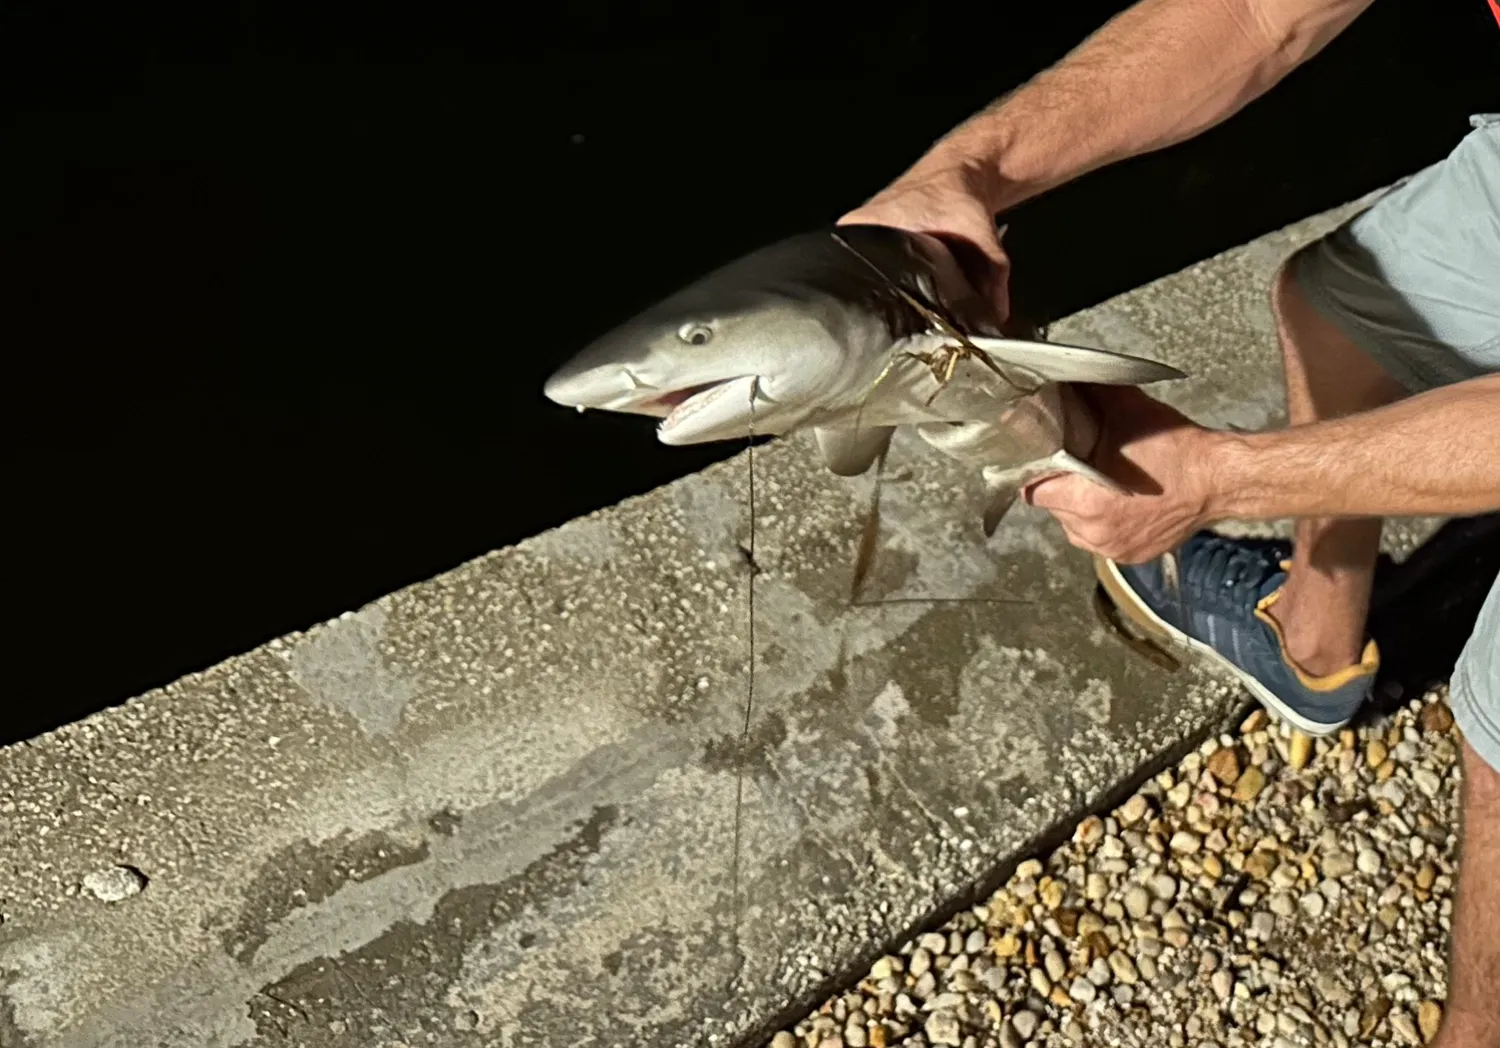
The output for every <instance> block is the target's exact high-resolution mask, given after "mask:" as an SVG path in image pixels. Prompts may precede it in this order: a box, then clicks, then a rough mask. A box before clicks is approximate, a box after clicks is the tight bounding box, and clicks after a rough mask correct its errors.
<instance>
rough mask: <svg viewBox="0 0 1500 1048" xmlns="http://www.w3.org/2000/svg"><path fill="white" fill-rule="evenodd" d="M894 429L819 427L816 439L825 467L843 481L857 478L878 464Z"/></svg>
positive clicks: (879, 427) (815, 435) (814, 433)
mask: <svg viewBox="0 0 1500 1048" xmlns="http://www.w3.org/2000/svg"><path fill="white" fill-rule="evenodd" d="M895 432H896V428H895V427H894V426H866V427H865V428H863V429H834V428H832V427H829V426H818V427H817V428H815V429H814V430H813V436H814V437H815V438H816V439H817V441H818V451H819V452H820V453H821V454H822V456H823V464H824V465H826V466H827V467H828V468H829V469H830V470H832V471H833V472H834V473H836V474H837V475H838V476H840V477H857V476H859V475H860V474H862V473H864V472H865V471H866V470H868V469H869V468H870V467H871V466H872V465H874V464H875V460H876V459H878V458H879V457H880V456H881V455H882V454H883V453H884V452H885V449H886V447H887V446H889V444H890V442H891V434H893V433H895Z"/></svg>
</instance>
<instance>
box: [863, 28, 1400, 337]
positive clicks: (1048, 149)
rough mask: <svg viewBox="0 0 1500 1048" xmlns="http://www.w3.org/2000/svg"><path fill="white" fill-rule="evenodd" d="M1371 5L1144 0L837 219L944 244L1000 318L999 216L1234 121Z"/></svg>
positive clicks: (1005, 305)
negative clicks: (925, 235) (1100, 171)
mask: <svg viewBox="0 0 1500 1048" xmlns="http://www.w3.org/2000/svg"><path fill="white" fill-rule="evenodd" d="M1371 2H1372V0H1141V2H1140V3H1137V4H1135V5H1134V6H1133V7H1131V8H1129V9H1128V10H1126V11H1124V12H1122V13H1120V14H1119V15H1116V16H1115V17H1114V18H1113V19H1111V20H1110V21H1109V22H1107V23H1105V24H1104V26H1102V27H1101V28H1100V29H1099V30H1098V31H1097V32H1095V33H1094V34H1093V35H1092V36H1090V37H1089V38H1088V39H1087V40H1085V41H1084V42H1083V43H1082V44H1080V45H1079V46H1078V47H1077V48H1075V49H1074V50H1073V51H1071V52H1069V53H1068V54H1067V55H1066V56H1064V57H1063V58H1062V59H1061V60H1060V61H1059V62H1058V63H1057V64H1056V65H1054V66H1052V67H1051V68H1050V69H1047V70H1046V71H1044V72H1042V73H1040V74H1038V75H1037V76H1036V77H1034V78H1033V79H1032V80H1030V81H1029V82H1028V83H1026V84H1024V85H1022V86H1021V87H1020V88H1018V89H1016V90H1015V91H1013V92H1011V93H1010V94H1009V95H1007V96H1005V97H1004V98H1002V99H1000V101H998V102H996V103H995V104H994V105H992V106H990V107H989V108H988V109H986V110H984V111H983V112H981V113H979V114H977V115H975V116H973V117H971V118H970V119H968V120H966V121H965V122H964V123H962V124H960V125H959V126H958V127H957V128H955V129H954V130H952V131H950V132H949V133H948V134H947V135H945V136H943V138H942V139H941V140H939V141H938V142H937V144H936V145H934V146H933V147H932V148H931V149H929V150H928V151H927V153H926V154H925V155H923V156H922V157H921V158H920V159H919V160H918V161H917V162H916V163H915V164H914V165H912V167H911V168H910V169H909V170H908V171H907V172H906V173H905V174H903V175H902V176H901V177H899V178H897V179H896V180H895V181H894V182H892V183H891V184H890V185H889V186H887V187H886V188H885V189H883V190H881V192H879V193H877V194H876V195H875V196H874V197H872V198H871V199H870V200H869V201H867V202H866V203H865V204H864V205H863V206H861V207H858V208H855V209H854V210H853V211H850V212H849V213H848V214H846V215H844V216H843V217H842V218H840V219H839V222H840V223H853V222H865V223H872V224H875V225H885V226H894V227H896V228H898V229H906V230H910V231H912V232H916V233H929V234H932V235H934V236H937V237H939V238H941V239H943V240H944V241H946V242H947V243H948V244H949V245H950V246H951V247H953V248H955V249H957V253H958V255H959V260H960V262H961V263H963V264H964V268H965V269H966V270H968V272H969V276H970V278H971V279H972V280H973V282H974V283H975V285H976V286H977V287H978V289H979V291H980V292H982V293H983V294H984V295H985V296H986V297H987V298H988V299H989V300H990V301H991V302H992V303H993V305H994V308H995V311H996V319H997V320H1001V321H1003V320H1004V319H1005V318H1006V317H1007V316H1008V315H1009V312H1010V304H1009V294H1008V290H1007V283H1008V279H1009V262H1008V260H1007V259H1006V257H1005V251H1004V249H1003V248H1002V247H1001V245H1000V237H999V234H998V233H997V231H996V229H995V215H996V214H997V213H998V212H1001V211H1005V210H1007V209H1009V208H1011V207H1014V206H1015V205H1017V204H1019V203H1021V202H1022V201H1024V200H1026V199H1028V198H1030V197H1033V196H1036V195H1037V194H1039V193H1042V192H1044V191H1046V190H1048V189H1051V188H1052V187H1054V186H1057V185H1061V184H1062V183H1064V182H1068V181H1071V180H1072V179H1074V178H1077V177H1079V176H1080V175H1084V174H1087V173H1088V172H1090V171H1093V170H1095V169H1096V168H1100V167H1103V166H1105V165H1106V164H1110V163H1113V162H1115V161H1117V160H1124V159H1126V158H1128V157H1132V156H1136V155H1138V154H1140V153H1147V152H1150V151H1152V150H1155V149H1161V148H1164V147H1166V146H1169V145H1172V144H1174V143H1177V142H1181V141H1183V140H1184V139H1187V138H1191V137H1192V136H1193V135H1196V134H1198V133H1199V132H1200V131H1204V130H1206V129H1208V128H1210V127H1212V126H1214V125H1215V124H1218V123H1221V122H1223V121H1224V120H1227V119H1228V118H1229V117H1230V116H1232V115H1233V114H1234V113H1236V112H1238V111H1239V110H1240V109H1242V108H1243V107H1244V106H1245V105H1247V104H1248V103H1250V102H1251V101H1253V100H1254V99H1255V98H1257V97H1259V96H1260V95H1262V94H1264V93H1265V92H1266V91H1268V90H1269V89H1270V88H1271V87H1272V86H1273V85H1274V84H1276V83H1277V82H1278V81H1279V80H1281V79H1282V78H1283V77H1284V76H1286V75H1287V73H1289V72H1291V71H1292V70H1293V69H1295V68H1296V67H1297V66H1298V65H1300V64H1301V63H1303V62H1305V61H1307V60H1308V59H1309V58H1311V57H1312V56H1313V55H1315V54H1317V53H1318V51H1320V50H1321V49H1322V48H1323V46H1324V45H1325V44H1327V43H1328V41H1330V40H1332V39H1333V38H1334V37H1335V36H1337V35H1338V34H1339V33H1340V32H1341V31H1342V30H1343V29H1344V28H1345V27H1346V26H1347V25H1348V24H1349V23H1350V22H1352V21H1354V19H1355V18H1356V17H1357V16H1358V15H1359V14H1360V12H1361V11H1363V10H1364V9H1365V8H1366V7H1368V6H1369V5H1370V3H1371ZM976 253H977V257H976Z"/></svg>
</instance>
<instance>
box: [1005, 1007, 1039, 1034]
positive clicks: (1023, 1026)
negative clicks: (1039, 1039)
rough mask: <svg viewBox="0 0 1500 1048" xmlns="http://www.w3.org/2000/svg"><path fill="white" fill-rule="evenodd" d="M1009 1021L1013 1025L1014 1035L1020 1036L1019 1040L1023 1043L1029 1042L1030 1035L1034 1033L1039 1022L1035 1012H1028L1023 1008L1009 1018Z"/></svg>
mask: <svg viewBox="0 0 1500 1048" xmlns="http://www.w3.org/2000/svg"><path fill="white" fill-rule="evenodd" d="M1010 1021H1011V1022H1012V1023H1014V1024H1015V1027H1016V1033H1018V1034H1020V1035H1021V1040H1023V1041H1029V1040H1031V1035H1032V1034H1034V1033H1036V1028H1037V1024H1038V1022H1039V1020H1038V1019H1037V1017H1036V1012H1033V1011H1028V1010H1027V1009H1024V1008H1023V1009H1021V1010H1020V1011H1018V1012H1017V1013H1016V1014H1015V1015H1013V1016H1011V1018H1010Z"/></svg>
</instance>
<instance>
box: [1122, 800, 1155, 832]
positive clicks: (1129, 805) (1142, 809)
mask: <svg viewBox="0 0 1500 1048" xmlns="http://www.w3.org/2000/svg"><path fill="white" fill-rule="evenodd" d="M1149 810H1150V805H1149V804H1148V803H1147V802H1146V798H1145V797H1142V796H1141V795H1140V794H1139V793H1137V794H1135V795H1134V796H1132V797H1131V798H1130V799H1129V800H1127V801H1126V802H1125V803H1124V804H1122V805H1120V821H1121V822H1122V823H1124V824H1125V825H1126V826H1134V825H1135V824H1136V823H1138V822H1140V821H1141V820H1142V819H1144V818H1145V817H1146V813H1147V812H1148V811H1149Z"/></svg>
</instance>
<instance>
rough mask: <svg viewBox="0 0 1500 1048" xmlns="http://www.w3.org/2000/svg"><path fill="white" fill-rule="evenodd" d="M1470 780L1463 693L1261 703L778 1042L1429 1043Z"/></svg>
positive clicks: (880, 963)
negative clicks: (1350, 715)
mask: <svg viewBox="0 0 1500 1048" xmlns="http://www.w3.org/2000/svg"><path fill="white" fill-rule="evenodd" d="M1458 789H1459V767H1458V742H1457V737H1456V733H1455V732H1454V731H1453V719H1452V715H1451V713H1450V712H1449V710H1448V708H1447V704H1446V689H1445V688H1439V689H1437V690H1435V691H1434V692H1432V693H1431V694H1429V695H1427V696H1425V697H1423V698H1422V699H1420V700H1417V701H1414V702H1412V703H1410V704H1409V705H1407V706H1406V707H1403V708H1402V709H1401V710H1400V711H1399V712H1397V713H1396V714H1395V715H1394V716H1391V717H1389V718H1386V719H1383V720H1380V721H1376V722H1374V723H1371V724H1369V725H1368V726H1365V727H1362V728H1360V729H1359V730H1357V731H1355V730H1346V731H1344V732H1342V733H1340V734H1339V735H1336V736H1334V737H1332V738H1329V739H1321V740H1312V739H1309V738H1307V737H1306V736H1303V735H1300V734H1298V733H1294V732H1292V731H1290V730H1288V729H1287V728H1286V727H1285V726H1284V725H1281V724H1279V723H1275V722H1272V721H1270V720H1269V718H1268V717H1267V716H1266V715H1265V713H1264V712H1263V711H1256V712H1255V713H1254V714H1252V715H1251V716H1250V717H1249V718H1248V719H1247V720H1246V721H1245V723H1244V724H1243V725H1241V727H1240V730H1239V732H1238V733H1237V734H1236V735H1233V736H1223V737H1220V738H1218V739H1213V740H1210V741H1208V742H1206V743H1205V744H1204V745H1203V746H1202V747H1200V748H1199V749H1198V750H1196V751H1194V752H1193V753H1190V754H1188V756H1187V757H1185V758H1184V759H1183V760H1182V761H1181V762H1180V763H1179V764H1178V766H1177V767H1176V768H1175V769H1173V770H1171V771H1168V772H1163V773H1162V774H1161V775H1159V776H1157V777H1156V778H1155V779H1153V780H1151V781H1149V782H1148V783H1146V785H1145V786H1144V787H1142V789H1141V790H1140V791H1139V792H1137V793H1136V794H1135V795H1134V796H1132V797H1130V798H1129V799H1127V800H1126V801H1125V802H1124V803H1123V804H1121V805H1120V807H1118V808H1117V809H1115V810H1114V811H1111V812H1107V813H1100V814H1099V815H1097V816H1091V817H1089V818H1087V819H1085V820H1084V821H1083V822H1081V823H1080V824H1079V825H1078V827H1077V829H1076V832H1075V833H1074V834H1073V838H1072V840H1071V841H1070V842H1069V843H1068V844H1066V845H1064V846H1063V847H1061V848H1058V849H1057V850H1056V851H1054V852H1053V853H1052V854H1050V855H1047V856H1037V857H1034V858H1033V859H1030V860H1028V861H1026V862H1024V863H1022V864H1021V865H1020V866H1018V867H1017V869H1016V871H1015V874H1014V875H1013V876H1012V877H1011V879H1010V881H1009V882H1008V883H1007V884H1006V885H1005V886H1004V887H1003V888H1001V889H1000V890H999V891H998V892H996V893H995V894H994V895H993V896H991V897H990V898H989V899H988V900H986V901H985V902H983V903H982V904H980V905H977V906H974V907H972V908H970V909H968V910H965V911H963V912H961V913H959V914H958V915H957V916H956V917H954V918H953V920H952V921H950V922H949V923H948V924H947V925H945V926H943V927H942V928H938V929H933V930H931V931H928V932H926V933H924V934H922V935H919V936H917V937H916V938H915V939H914V940H913V941H912V942H909V943H906V944H905V945H903V946H902V947H901V948H900V949H899V950H897V951H895V952H894V953H893V954H890V955H887V956H885V957H882V958H880V959H879V960H877V961H876V962H875V963H874V965H873V966H872V967H871V969H870V971H869V972H868V974H867V975H866V976H865V977H864V978H863V979H861V980H860V981H859V982H858V984H857V985H856V986H854V987H852V988H851V989H850V990H849V991H847V992H845V993H841V994H839V995H837V996H835V997H833V998H831V999H829V1000H828V1001H825V1002H824V1003H823V1005H822V1006H821V1007H820V1008H818V1009H817V1010H816V1011H815V1012H813V1013H812V1014H810V1015H808V1016H807V1017H805V1018H804V1019H803V1020H802V1021H800V1022H798V1023H797V1024H796V1025H795V1026H793V1027H790V1028H788V1029H786V1030H783V1031H781V1032H780V1033H778V1034H777V1035H776V1037H775V1039H774V1040H773V1041H772V1042H771V1044H772V1045H773V1046H774V1048H843V1046H845V1045H848V1046H851V1048H864V1046H866V1045H868V1046H872V1048H885V1046H894V1045H909V1046H912V1048H919V1046H932V1045H951V1046H954V1048H1028V1046H1029V1048H1075V1046H1078V1048H1088V1046H1093V1045H1100V1046H1110V1048H1125V1046H1142V1048H1158V1046H1164V1048H1249V1046H1251V1045H1255V1046H1261V1045H1265V1046H1267V1048H1272V1046H1274V1048H1354V1046H1355V1045H1361V1046H1362V1045H1367V1044H1368V1045H1373V1046H1376V1048H1396V1046H1400V1048H1408V1046H1420V1045H1422V1044H1425V1043H1426V1042H1428V1041H1430V1040H1431V1039H1432V1037H1433V1036H1434V1035H1435V1033H1436V1032H1437V1029H1438V1026H1439V1025H1440V1023H1441V1020H1442V1002H1443V1000H1444V998H1445V997H1446V995H1447V960H1446V958H1447V947H1448V936H1449V930H1450V918H1451V915H1452V909H1453V903H1452V893H1453V881H1454V874H1455V862H1456V858H1457V855H1456V845H1457V836H1456V827H1457V825H1458Z"/></svg>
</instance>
